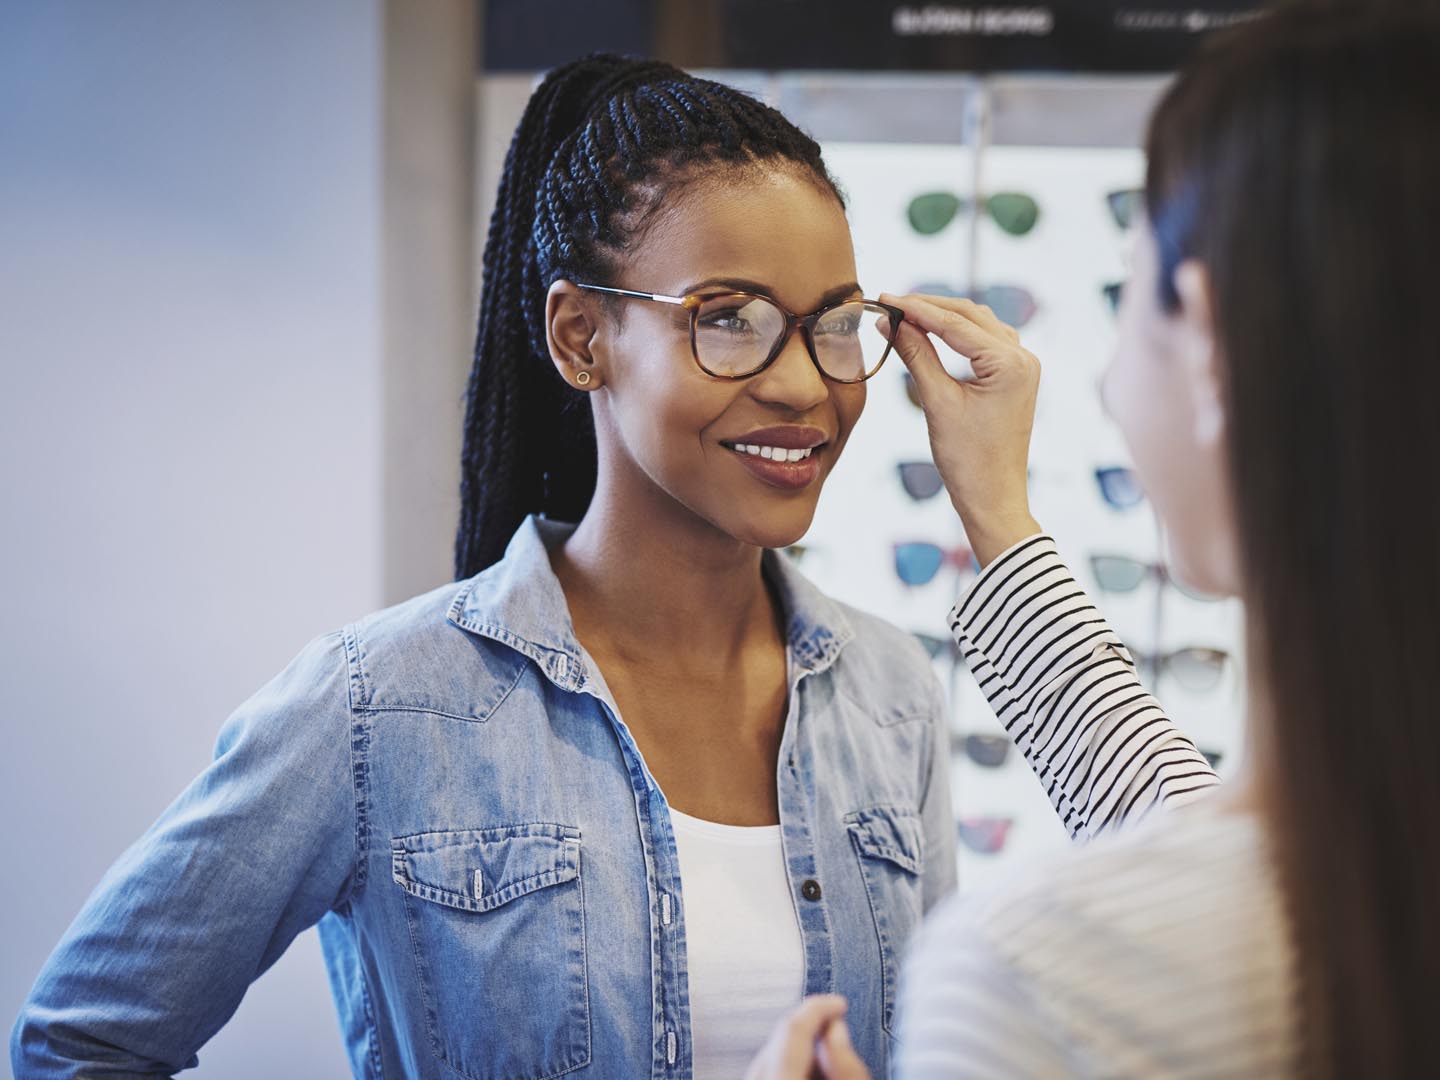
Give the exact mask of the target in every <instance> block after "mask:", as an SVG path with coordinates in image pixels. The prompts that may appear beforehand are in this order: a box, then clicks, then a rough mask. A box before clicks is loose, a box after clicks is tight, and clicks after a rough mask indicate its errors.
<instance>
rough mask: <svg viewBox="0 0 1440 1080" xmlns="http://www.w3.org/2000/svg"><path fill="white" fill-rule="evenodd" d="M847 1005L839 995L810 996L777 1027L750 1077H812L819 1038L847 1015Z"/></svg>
mask: <svg viewBox="0 0 1440 1080" xmlns="http://www.w3.org/2000/svg"><path fill="white" fill-rule="evenodd" d="M845 1007H846V1006H845V999H844V998H843V997H841V996H839V995H838V994H817V995H815V996H813V997H808V998H806V999H805V1000H804V1001H803V1002H801V1004H800V1006H799V1007H798V1008H797V1009H796V1010H795V1011H794V1012H792V1013H791V1014H790V1016H789V1017H788V1018H787V1019H786V1020H784V1021H783V1022H782V1023H781V1024H780V1025H779V1026H777V1027H776V1028H775V1030H774V1032H773V1033H772V1034H771V1036H770V1041H769V1042H768V1043H766V1045H765V1048H764V1049H763V1050H762V1051H761V1052H760V1055H759V1057H757V1058H756V1059H755V1060H754V1061H753V1062H752V1063H751V1066H750V1070H749V1072H747V1073H746V1077H747V1080H808V1078H809V1076H810V1074H811V1067H812V1066H813V1065H814V1064H815V1043H816V1041H817V1040H818V1039H819V1038H820V1034H821V1032H823V1031H824V1030H825V1028H826V1027H827V1026H828V1025H829V1024H831V1023H832V1022H833V1021H835V1020H838V1019H840V1018H841V1017H843V1016H844V1015H845ZM847 1080H848V1078H847Z"/></svg>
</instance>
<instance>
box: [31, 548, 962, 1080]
mask: <svg viewBox="0 0 1440 1080" xmlns="http://www.w3.org/2000/svg"><path fill="white" fill-rule="evenodd" d="M569 528H570V527H569V526H561V525H558V524H555V523H550V522H545V521H539V520H536V519H531V520H529V521H527V522H526V523H525V524H524V525H523V526H522V527H521V529H520V530H519V531H518V532H517V534H516V536H515V538H514V540H513V541H512V542H511V544H510V547H509V550H508V551H507V552H506V555H505V558H504V559H503V560H502V561H501V562H499V563H497V564H496V565H494V566H493V567H491V568H490V569H488V570H486V571H485V572H483V573H481V574H479V575H478V576H476V577H475V578H472V579H470V580H469V581H466V582H462V583H457V584H452V585H447V586H445V587H444V588H441V589H437V590H435V591H433V592H430V593H427V594H425V595H423V596H419V597H416V598H415V599H413V600H410V601H408V602H406V603H403V604H400V605H398V606H396V607H393V608H389V609H387V610H385V611H381V612H379V613H377V614H374V615H371V616H368V617H367V618H365V619H362V620H360V621H359V622H357V623H355V624H352V625H351V626H348V627H346V628H345V629H344V630H342V631H339V632H337V633H333V634H330V635H328V636H325V637H322V638H318V639H316V640H315V641H314V642H312V643H311V644H310V645H308V646H307V647H306V648H305V649H304V650H303V651H302V652H301V653H300V655H299V656H298V657H297V658H296V659H295V660H294V661H293V662H292V663H291V664H290V665H289V666H288V667H287V668H286V669H285V670H284V671H283V672H282V673H281V674H280V675H279V676H277V677H276V678H275V679H274V680H273V681H272V682H270V683H269V684H268V685H267V686H265V687H264V688H263V689H262V690H260V691H259V693H257V694H256V695H255V696H254V697H252V698H251V699H250V700H249V701H247V702H246V703H245V704H244V705H242V706H241V707H240V708H239V709H238V710H237V711H236V713H235V714H234V715H233V716H232V717H230V719H229V720H228V722H227V723H226V724H225V726H224V728H223V729H222V731H221V733H220V736H219V740H218V743H217V746H216V753H215V759H214V761H213V762H212V764H211V765H210V767H209V768H208V769H206V771H205V772H204V773H202V774H201V775H200V776H199V777H198V778H197V779H196V780H195V781H194V782H193V783H192V784H191V785H190V787H189V788H187V789H186V790H185V791H184V792H183V793H182V794H181V795H180V797H179V798H178V799H177V800H176V801H175V802H174V804H172V805H171V806H170V807H169V808H168V809H167V810H166V811H165V812H164V814H163V815H162V816H161V817H160V819H159V820H158V821H157V822H156V823H155V824H154V826H152V827H151V828H150V830H149V831H147V832H146V833H145V835H144V836H143V837H141V839H140V840H138V841H137V842H136V843H135V844H134V845H133V846H132V847H131V848H130V849H129V850H128V851H127V852H126V853H125V854H124V855H123V856H122V857H121V858H120V859H119V861H118V862H117V863H116V864H115V865H114V866H113V867H112V868H111V869H110V870H109V872H108V873H107V874H106V875H105V877H104V879H103V880H102V881H101V882H100V884H99V886H98V887H97V888H96V890H95V892H94V894H93V895H92V896H91V897H90V899H89V900H88V901H87V902H86V904H85V906H84V908H83V910H82V911H81V912H80V914H79V916H78V917H77V918H76V920H75V922H74V924H73V925H72V926H71V927H70V929H69V930H68V931H67V933H66V935H65V937H64V938H63V940H62V941H61V942H60V944H59V946H58V947H57V948H56V950H55V952H54V954H53V955H52V956H51V958H50V960H49V961H48V963H47V964H46V966H45V968H44V969H43V971H42V972H41V974H40V977H39V979H38V981H37V982H36V984H35V987H34V989H33V991H32V992H31V996H30V998H29V1000H28V1001H27V1002H26V1004H25V1006H24V1009H23V1011H22V1013H21V1015H20V1018H19V1020H18V1022H17V1023H16V1025H15V1030H14V1033H13V1035H12V1039H11V1055H12V1061H13V1064H14V1068H15V1072H16V1076H17V1077H18V1078H20V1080H29V1078H32V1077H46V1078H48V1077H62V1076H63V1077H74V1076H80V1075H82V1074H84V1075H94V1073H95V1072H97V1071H102V1070H101V1069H100V1068H97V1067H95V1065H93V1064H92V1063H103V1071H105V1072H106V1073H107V1075H108V1074H110V1073H112V1072H114V1073H122V1074H125V1073H143V1074H154V1073H157V1072H158V1073H162V1074H168V1073H170V1072H173V1071H176V1070H179V1069H182V1068H185V1067H186V1066H187V1065H193V1064H195V1063H196V1051H197V1050H198V1049H199V1047H200V1046H202V1045H203V1044H204V1043H205V1041H206V1040H207V1039H209V1038H210V1037H211V1036H212V1035H214V1034H215V1032H216V1031H217V1030H219V1028H220V1027H221V1025H223V1024H224V1023H225V1021H226V1019H227V1018H228V1017H229V1016H230V1015H231V1014H232V1013H233V1012H234V1010H235V1008H236V1006H238V1005H239V1003H240V999H241V997H242V995H243V994H244V993H245V990H246V988H247V987H248V986H249V984H250V983H251V982H252V981H253V980H254V979H256V978H257V977H258V976H259V975H260V974H261V973H262V972H263V971H265V970H266V969H267V968H268V967H269V966H270V965H271V964H273V963H274V962H275V960H276V959H277V958H278V957H279V956H280V954H281V953H282V952H284V950H285V948H286V947H287V946H288V945H289V944H290V942H291V941H292V940H293V939H294V937H295V935H296V934H298V933H300V932H301V931H302V930H304V929H305V928H306V927H308V926H312V925H314V924H316V923H318V924H319V932H320V937H321V942H322V945H323V948H324V952H325V957H326V963H327V965H328V968H329V974H330V980H331V984H332V987H333V990H334V995H335V1001H336V1005H337V1007H338V1010H339V1014H340V1023H341V1028H342V1030H343V1033H344V1037H345V1041H346V1045H347V1047H348V1051H349V1056H350V1061H351V1065H352V1068H353V1070H354V1074H355V1075H356V1076H357V1077H372V1078H375V1077H390V1078H400V1077H443V1078H454V1077H468V1078H471V1080H541V1078H544V1077H555V1076H560V1075H562V1074H573V1075H575V1076H577V1077H579V1076H594V1077H623V1078H626V1080H630V1078H636V1077H645V1076H650V1077H653V1078H666V1080H669V1078H682V1077H688V1076H689V1075H690V1073H691V1064H690V1063H691V1039H690V1022H689V1002H688V989H687V978H686V963H685V955H686V954H685V932H686V919H685V899H684V893H683V889H682V882H681V880H680V870H679V864H678V861H677V858H676V852H675V838H674V835H673V834H672V832H671V827H670V816H669V814H668V813H667V810H666V804H665V799H664V795H663V794H662V793H661V791H660V789H659V787H658V786H657V785H656V783H655V781H654V779H653V778H652V777H651V775H650V773H649V771H648V770H647V769H646V766H645V762H644V760H643V759H642V758H641V756H640V752H639V750H638V749H637V747H636V745H635V742H634V740H633V739H632V738H631V737H630V733H629V732H628V730H627V729H626V727H625V723H624V720H623V718H622V717H621V716H620V714H619V710H618V709H617V707H616V705H615V702H614V699H613V698H612V697H611V695H610V693H609V691H608V690H607V689H606V687H605V683H604V680H603V679H602V677H601V675H600V672H599V670H598V669H597V667H596V666H595V664H594V663H593V661H591V659H590V658H589V656H588V655H587V654H586V652H585V650H584V649H583V648H582V647H581V645H580V643H579V641H578V640H577V639H576V637H575V633H574V629H573V627H572V624H571V621H570V617H569V612H568V609H567V607H566V603H565V597H564V594H563V593H562V591H561V589H560V584H559V582H558V581H557V579H556V578H555V575H554V573H553V572H552V570H551V567H550V562H549V558H548V554H547V547H548V546H554V545H555V544H557V543H560V542H562V541H563V539H564V537H565V536H566V535H567V533H568V530H569ZM766 568H767V573H768V574H769V575H770V576H771V580H772V581H774V582H775V583H776V584H777V585H778V587H779V594H780V596H781V598H782V602H783V605H784V609H785V613H786V616H787V637H788V643H789V654H790V660H791V665H792V675H791V679H792V685H791V691H790V705H789V713H788V716H787V717H786V722H785V731H784V737H783V740H782V742H781V747H780V760H779V768H778V770H777V785H778V792H779V802H780V820H781V827H782V828H781V835H782V839H783V849H784V856H785V862H786V868H787V870H788V874H789V878H790V886H791V896H792V898H793V900H794V904H795V911H796V913H797V915H798V919H799V926H800V932H801V935H802V938H803V943H804V952H805V992H806V993H820V992H836V993H840V994H844V995H845V997H847V998H848V999H849V1001H850V1014H849V1016H850V1025H851V1029H852V1031H853V1033H854V1038H855V1041H856V1045H857V1047H858V1049H859V1051H860V1053H861V1055H862V1056H863V1057H864V1058H865V1060H866V1062H867V1063H868V1064H869V1066H870V1068H871V1070H872V1072H874V1073H875V1075H876V1076H883V1075H885V1073H886V1071H887V1069H888V1060H889V1057H890V1052H891V1045H890V1040H891V1034H890V1033H891V1031H892V1025H893V1022H894V1011H895V998H896V975H897V971H896V966H897V964H898V962H899V958H900V956H901V954H902V950H903V948H904V946H905V943H906V940H907V939H908V938H909V936H910V934H911V932H912V931H913V930H914V929H915V928H916V926H917V924H918V923H919V921H920V918H921V915H922V914H923V912H924V911H926V910H927V909H929V908H930V907H931V906H932V905H933V904H934V903H935V902H936V901H937V900H938V899H940V897H941V896H942V895H944V894H945V893H947V892H948V891H950V890H951V889H952V888H953V886H954V884H955V824H954V821H953V819H952V815H951V809H950V792H949V780H948V777H949V753H948V749H947V731H946V724H945V721H944V711H943V709H942V705H941V702H942V697H941V693H940V690H939V687H938V685H937V683H936V680H935V678H934V675H933V672H932V671H931V668H930V664H929V661H928V659H927V658H926V656H925V654H924V652H923V651H922V650H921V648H920V647H919V646H918V644H917V643H916V642H915V641H914V640H913V639H912V638H911V637H910V635H908V634H905V633H902V632H901V631H899V630H897V629H895V628H894V627H892V626H890V625H888V624H886V623H884V622H882V621H880V620H878V619H876V618H873V617H871V616H868V615H864V614H862V613H860V612H857V611H854V610H851V609H848V608H846V607H844V606H842V605H841V604H839V603H837V602H835V601H833V600H830V599H828V598H826V597H825V596H824V595H822V594H821V593H820V592H819V591H818V590H816V589H815V587H814V586H813V585H811V584H810V583H809V582H807V581H806V580H805V579H804V578H803V577H801V576H800V574H799V573H798V572H797V571H796V570H795V569H794V568H793V567H791V566H790V565H788V564H787V562H786V560H784V559H781V558H778V557H776V556H775V555H773V554H767V555H766Z"/></svg>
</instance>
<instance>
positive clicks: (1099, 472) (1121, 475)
mask: <svg viewBox="0 0 1440 1080" xmlns="http://www.w3.org/2000/svg"><path fill="white" fill-rule="evenodd" d="M1095 483H1096V485H1098V486H1099V488H1100V497H1101V498H1102V499H1104V500H1105V502H1106V503H1107V504H1108V505H1109V506H1110V509H1112V510H1130V509H1133V508H1134V507H1136V506H1139V505H1140V504H1141V503H1142V502H1144V501H1145V492H1144V491H1143V490H1141V488H1140V478H1139V477H1138V476H1136V475H1135V470H1134V469H1127V468H1125V467H1124V466H1123V465H1110V466H1107V467H1105V468H1101V469H1096V470H1095Z"/></svg>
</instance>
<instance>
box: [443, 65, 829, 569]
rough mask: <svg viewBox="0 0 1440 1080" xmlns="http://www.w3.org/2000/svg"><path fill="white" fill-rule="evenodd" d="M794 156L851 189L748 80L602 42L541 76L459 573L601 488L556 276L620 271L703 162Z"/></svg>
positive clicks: (530, 110) (529, 110) (489, 253)
mask: <svg viewBox="0 0 1440 1080" xmlns="http://www.w3.org/2000/svg"><path fill="white" fill-rule="evenodd" d="M782 161H783V162H786V163H789V164H793V165H795V166H798V167H800V168H801V169H803V170H805V171H807V172H808V173H809V174H810V175H811V176H812V177H813V178H814V179H815V180H816V182H817V183H818V184H819V185H820V186H821V187H822V188H823V189H824V190H826V191H829V192H831V193H833V194H834V195H835V197H836V198H837V199H841V196H840V192H839V189H838V187H837V186H836V184H835V182H834V181H833V179H832V178H831V177H830V175H829V173H828V172H827V170H826V168H825V164H824V162H823V161H822V160H821V157H820V147H819V145H818V144H816V142H815V141H814V140H813V139H811V138H810V137H809V136H808V135H806V134H805V133H804V132H802V131H801V130H800V129H799V128H797V127H796V126H795V125H794V124H792V123H790V121H788V120H786V119H785V117H783V116H782V115H781V114H780V113H778V112H777V111H775V110H774V109H772V108H770V107H769V106H767V105H764V104H762V103H761V102H759V101H757V100H755V99H754V98H752V97H750V96H749V95H748V94H744V93H742V92H740V91H739V90H736V89H734V88H733V87H729V86H725V85H723V84H721V83H717V82H711V81H709V80H707V79H698V78H695V77H693V76H691V75H688V74H686V73H685V72H683V71H681V70H679V69H678V68H675V67H672V66H671V65H669V64H663V63H658V62H654V61H644V60H631V59H626V58H623V57H618V56H611V55H605V54H596V55H594V56H588V57H586V58H584V59H582V60H577V61H575V62H573V63H571V64H567V65H565V66H564V67H560V68H556V69H555V70H554V71H552V72H551V73H550V74H549V75H548V76H547V77H546V78H545V80H544V81H543V82H542V83H541V84H540V86H539V87H538V88H537V89H536V91H535V93H534V94H533V95H532V96H531V98H530V101H529V103H528V104H527V105H526V107H525V113H524V115H523V116H522V117H521V119H520V124H519V126H518V127H516V129H515V135H514V138H513V139H512V140H511V142H510V150H509V153H508V154H507V155H506V158H505V170H504V173H503V175H502V176H501V179H500V189H499V192H498V194H497V196H496V200H495V211H494V214H493V215H492V217H491V219H490V231H489V235H488V237H487V240H486V244H485V255H484V259H483V261H482V266H481V268H482V285H481V294H480V314H479V320H478V321H479V325H478V328H477V331H476V338H475V360H474V364H473V366H472V367H471V369H470V380H469V385H468V387H467V390H466V406H465V438H464V448H463V451H462V453H461V458H460V476H461V479H460V525H459V528H458V530H457V531H456V536H455V573H456V577H457V578H466V577H470V576H471V575H473V574H476V573H479V572H480V571H481V570H483V569H485V568H486V567H487V566H490V565H491V564H492V563H494V562H496V561H498V560H499V558H500V556H501V555H502V554H504V551H505V546H506V545H507V544H508V543H509V541H510V537H511V535H512V534H513V533H514V532H515V530H516V528H517V527H518V526H519V525H520V523H521V522H522V521H523V520H524V519H525V517H526V515H527V514H532V513H545V514H547V515H548V516H551V517H555V518H559V519H562V520H569V521H578V520H579V519H580V517H581V516H582V515H583V514H584V513H585V510H586V508H587V507H588V506H589V504H590V499H591V497H592V496H593V495H594V493H595V472H596V448H595V428H594V422H593V419H592V416H591V413H590V403H589V399H588V397H587V395H585V394H584V393H582V392H580V391H578V390H575V389H573V388H571V387H570V386H569V385H568V384H567V383H566V382H565V380H564V379H562V378H561V377H560V375H559V373H558V372H556V370H555V367H554V365H553V364H552V363H551V362H550V358H549V351H548V348H547V346H546V342H545V299H546V295H547V293H548V290H549V288H550V285H551V284H552V283H553V282H555V281H557V280H559V279H560V278H562V277H563V278H569V279H572V280H577V281H586V282H590V283H592V284H609V283H611V278H610V276H611V275H612V274H613V273H614V269H615V260H616V257H617V256H619V255H622V254H624V253H625V252H626V251H627V250H628V249H629V248H630V247H631V245H633V244H634V243H636V242H637V241H638V239H639V238H640V236H641V233H642V231H643V228H644V225H645V223H646V221H647V220H648V219H649V217H650V215H651V214H652V213H653V212H654V210H655V209H657V208H658V207H659V206H660V205H661V204H662V203H663V201H664V199H665V197H666V195H667V194H669V193H671V192H673V191H674V190H675V188H676V186H677V185H679V184H682V183H685V182H688V181H689V180H691V179H693V178H695V177H696V176H697V174H700V173H702V172H704V171H705V170H709V169H713V168H720V167H726V166H730V167H747V166H754V165H758V164H760V163H773V162H782ZM841 201H842V203H843V199H841Z"/></svg>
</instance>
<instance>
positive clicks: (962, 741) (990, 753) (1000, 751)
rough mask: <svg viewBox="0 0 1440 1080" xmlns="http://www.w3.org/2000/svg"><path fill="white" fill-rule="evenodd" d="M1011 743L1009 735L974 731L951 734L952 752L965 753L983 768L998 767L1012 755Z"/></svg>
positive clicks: (956, 753) (953, 753)
mask: <svg viewBox="0 0 1440 1080" xmlns="http://www.w3.org/2000/svg"><path fill="white" fill-rule="evenodd" d="M1012 745H1014V744H1013V743H1011V741H1010V738H1009V736H1007V735H990V734H981V733H979V732H974V733H972V734H969V735H961V734H959V733H953V734H951V736H950V753H951V754H952V755H959V754H961V753H964V755H965V756H966V757H968V758H969V759H970V760H971V761H973V762H974V763H975V764H976V765H979V766H980V767H981V768H983V769H998V768H1000V767H1001V766H1002V765H1004V764H1005V761H1006V759H1008V758H1009V757H1010V747H1011V746H1012Z"/></svg>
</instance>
